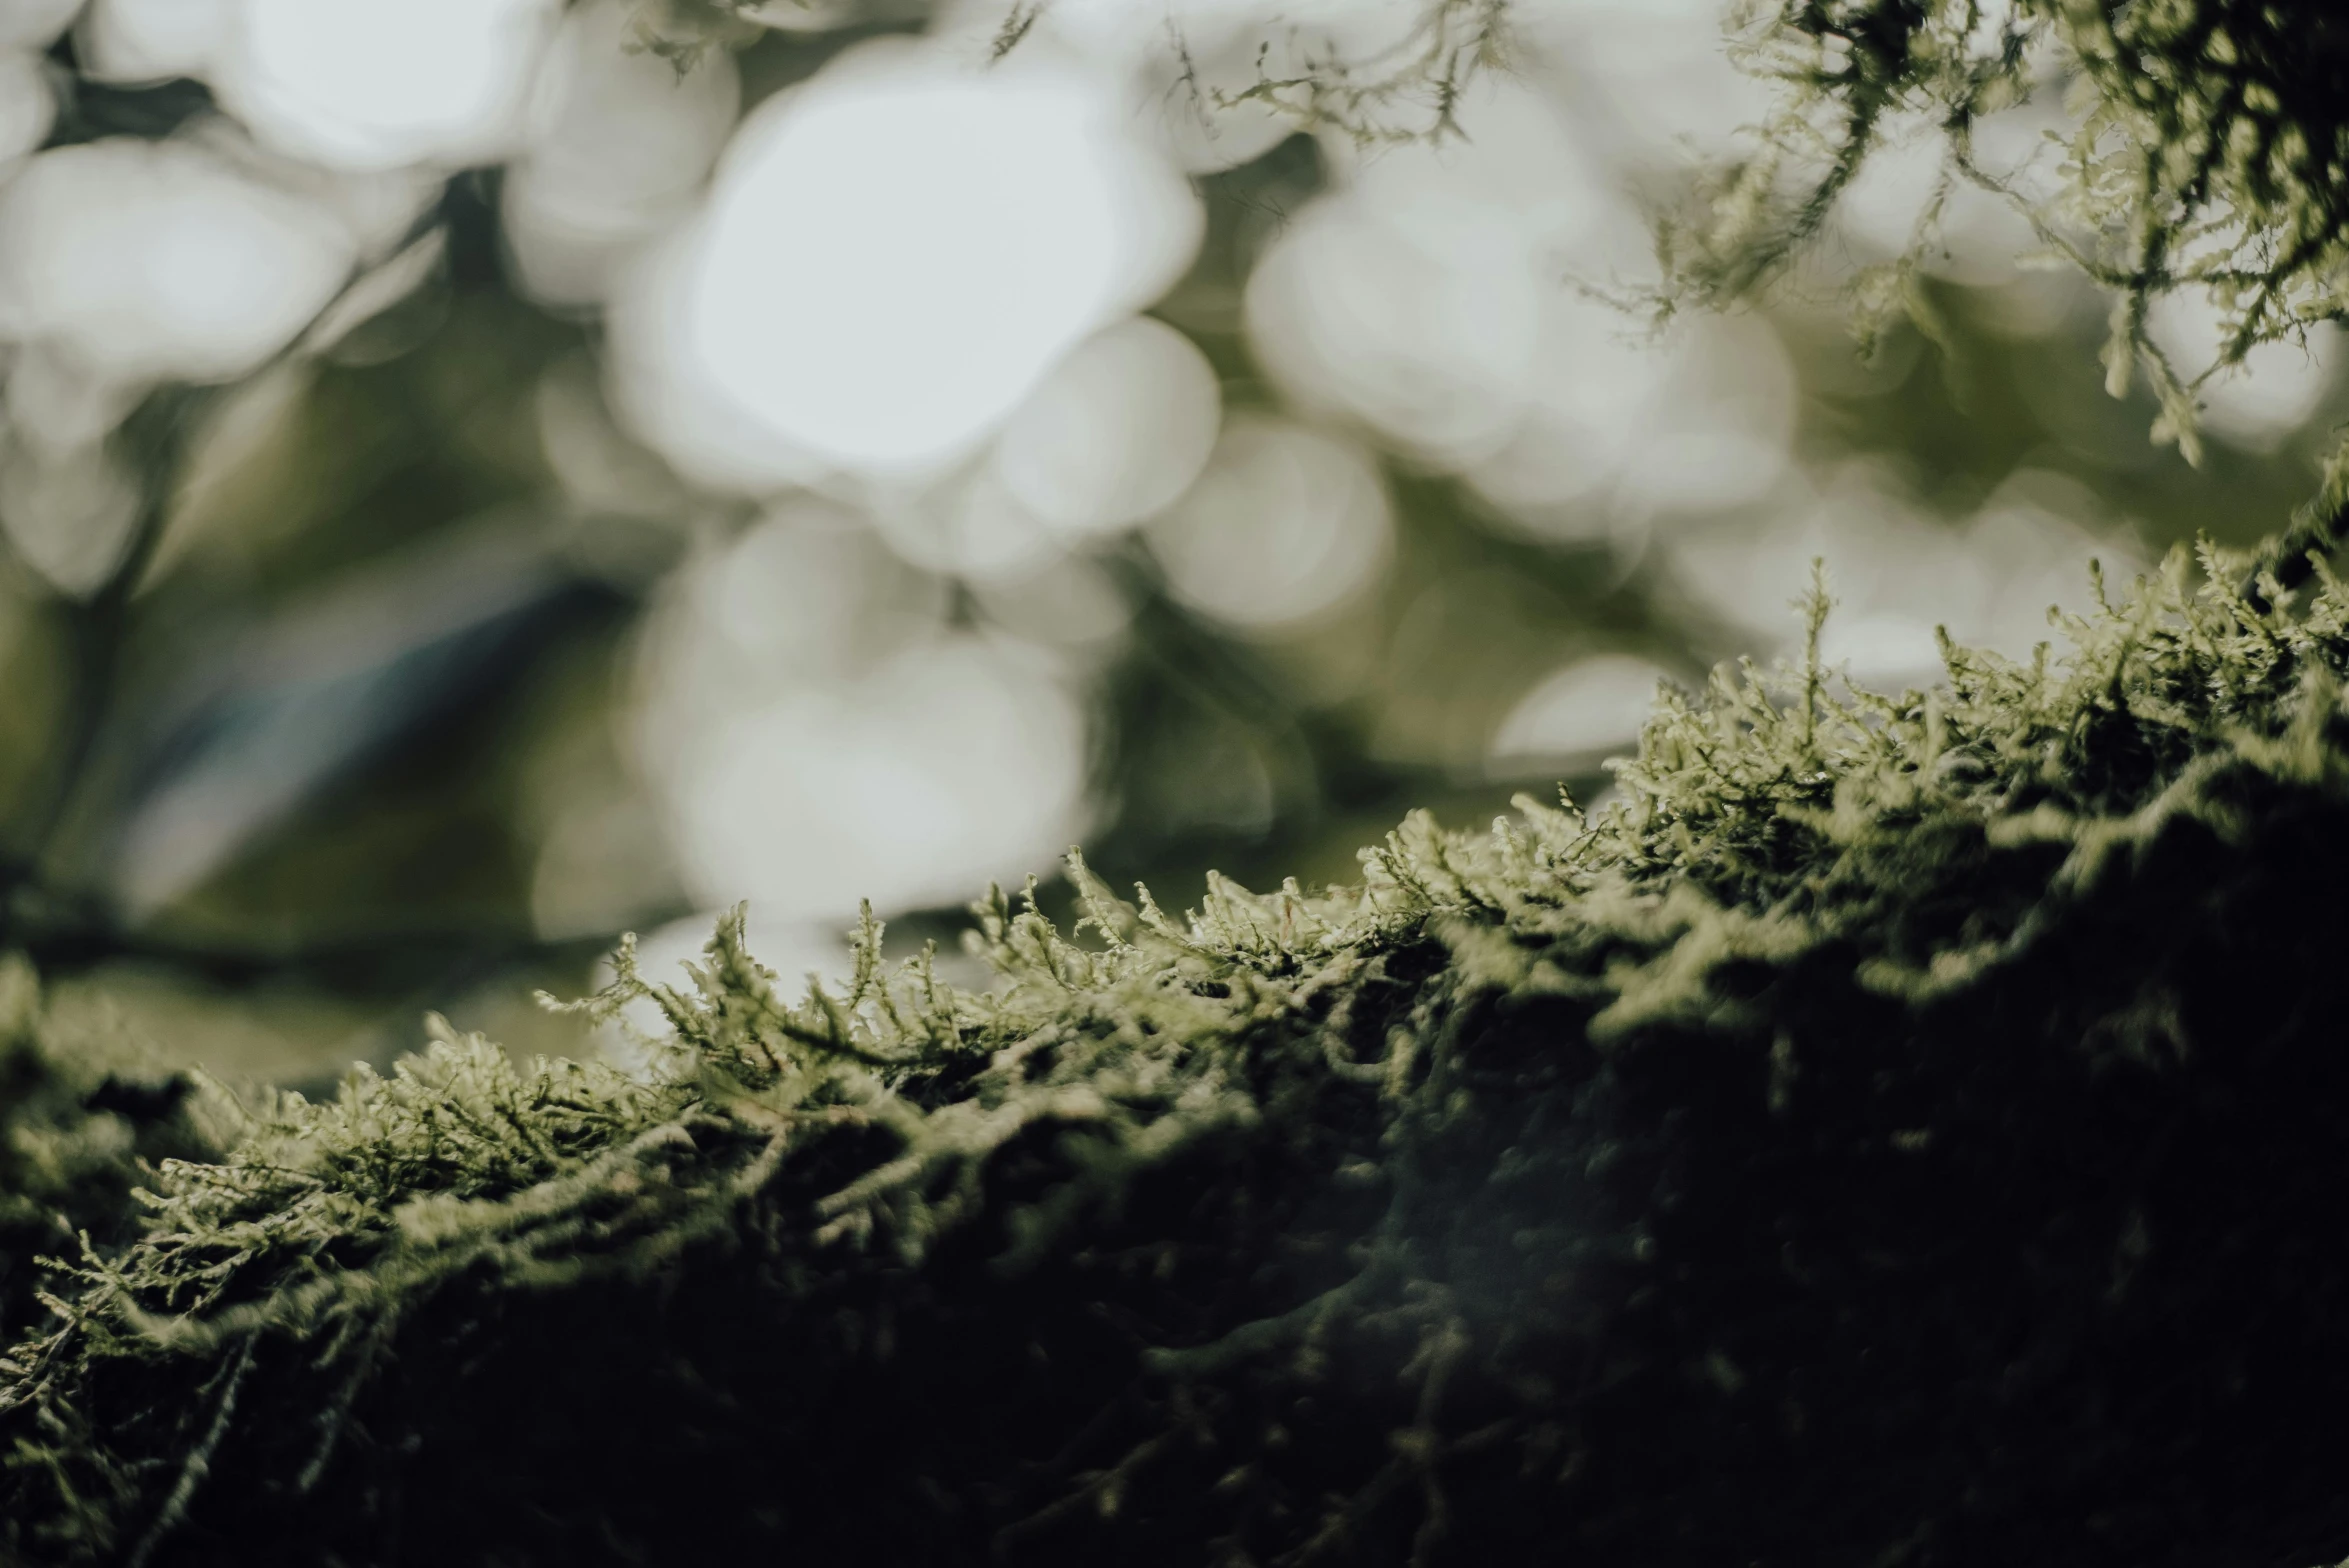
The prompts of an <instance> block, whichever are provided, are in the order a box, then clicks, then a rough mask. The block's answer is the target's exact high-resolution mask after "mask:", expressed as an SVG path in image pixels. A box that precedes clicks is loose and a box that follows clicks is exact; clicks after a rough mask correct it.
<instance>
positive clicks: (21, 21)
mask: <svg viewBox="0 0 2349 1568" xmlns="http://www.w3.org/2000/svg"><path fill="white" fill-rule="evenodd" d="M81 8H82V0H8V3H7V4H5V5H0V49H45V48H47V47H48V46H49V40H51V39H52V38H55V37H56V36H57V35H58V34H59V33H62V32H64V31H65V29H66V27H67V26H68V25H69V24H71V22H72V21H73V15H74V13H75V12H76V11H79V10H80V9H81Z"/></svg>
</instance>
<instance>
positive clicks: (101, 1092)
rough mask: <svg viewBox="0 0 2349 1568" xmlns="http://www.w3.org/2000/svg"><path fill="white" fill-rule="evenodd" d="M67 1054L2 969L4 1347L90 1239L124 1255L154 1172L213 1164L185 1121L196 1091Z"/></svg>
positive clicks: (36, 1002) (119, 1060)
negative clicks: (189, 1163) (204, 1160)
mask: <svg viewBox="0 0 2349 1568" xmlns="http://www.w3.org/2000/svg"><path fill="white" fill-rule="evenodd" d="M74 1044H75V1046H76V1047H77V1048H74V1049H64V1050H61V1049H59V1048H58V1047H57V1046H56V1044H55V1043H54V1042H52V1041H51V1040H50V1038H49V1028H48V1024H47V1020H46V1019H45V1018H44V1016H43V1011H42V1007H41V997H40V985H39V982H38V981H37V980H36V979H35V978H34V975H33V972H32V970H31V968H30V967H29V966H27V965H26V964H25V963H24V962H23V961H22V960H21V959H13V958H12V959H7V960H0V1337H4V1338H5V1339H6V1340H7V1341H9V1342H13V1341H14V1340H15V1339H16V1338H17V1337H18V1336H20V1335H21V1334H23V1333H25V1332H27V1331H29V1330H30V1329H31V1328H33V1327H34V1326H35V1325H36V1324H37V1323H38V1322H39V1321H40V1320H41V1318H42V1317H43V1316H44V1315H45V1313H44V1311H43V1309H42V1307H41V1305H40V1303H39V1300H38V1297H39V1294H40V1292H41V1290H42V1289H43V1287H44V1286H48V1285H55V1284H56V1283H57V1280H56V1278H55V1269H54V1266H53V1264H52V1263H45V1262H44V1260H54V1259H56V1258H59V1257H72V1256H74V1255H75V1254H76V1253H77V1252H79V1250H80V1249H81V1247H82V1244H83V1238H84V1237H87V1238H90V1242H91V1245H94V1246H119V1245H120V1244H122V1243H124V1242H127V1241H128V1240H129V1239H130V1238H131V1236H132V1235H133V1234H134V1233H135V1232H136V1230H137V1220H138V1218H139V1216H140V1214H141V1212H142V1211H141V1209H140V1207H139V1205H138V1204H137V1203H136V1202H135V1201H134V1199H133V1196H132V1194H133V1193H134V1191H135V1190H136V1188H137V1186H138V1184H139V1182H140V1181H141V1179H142V1178H145V1177H151V1176H152V1174H153V1162H154V1161H156V1160H158V1159H161V1158H164V1157H166V1156H190V1155H195V1154H198V1153H202V1152H207V1148H208V1146H207V1144H206V1142H205V1140H204V1138H203V1136H202V1134H201V1133H200V1132H199V1131H198V1130H197V1128H196V1125H195V1123H194V1121H193V1119H192V1118H191V1117H190V1116H189V1115H188V1114H187V1107H186V1104H185V1102H186V1099H187V1095H188V1091H189V1089H190V1087H191V1086H190V1084H189V1083H188V1082H187V1081H186V1080H184V1079H182V1078H179V1077H177V1076H175V1075H172V1074H169V1073H165V1072H159V1071H157V1070H155V1069H154V1068H152V1067H151V1066H149V1065H146V1064H142V1063H138V1062H136V1061H135V1060H133V1059H132V1053H128V1052H123V1051H120V1050H112V1051H109V1050H107V1049H104V1048H103V1047H102V1046H98V1045H95V1044H94V1043H93V1042H87V1041H80V1042H75V1043H74Z"/></svg>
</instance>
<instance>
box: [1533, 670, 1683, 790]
mask: <svg viewBox="0 0 2349 1568" xmlns="http://www.w3.org/2000/svg"><path fill="white" fill-rule="evenodd" d="M1664 678H1665V672H1664V671H1663V670H1662V669H1661V668H1660V667H1658V666H1656V665H1654V664H1651V663H1649V662H1648V661H1647V660H1645V659H1635V658H1632V657H1631V656H1629V655H1628V654H1620V653H1605V654H1599V655H1597V656H1596V657H1594V658H1588V659H1580V660H1577V661H1576V662H1574V663H1572V664H1569V665H1567V666H1566V667H1565V668H1563V669H1560V670H1558V671H1556V672H1554V673H1553V674H1551V675H1550V676H1549V677H1548V678H1547V679H1546V680H1544V681H1543V682H1542V683H1541V684H1540V685H1538V686H1536V687H1535V688H1534V689H1533V690H1532V691H1530V692H1527V693H1526V694H1525V696H1524V698H1523V699H1522V700H1520V701H1519V702H1518V704H1517V706H1516V707H1515V708H1513V709H1511V710H1510V712H1509V716H1508V717H1507V718H1506V719H1504V720H1502V721H1501V727H1500V729H1499V731H1498V732H1496V733H1495V734H1494V736H1493V744H1492V762H1493V765H1494V767H1495V768H1496V770H1498V771H1501V772H1508V773H1522V772H1524V771H1526V769H1527V767H1528V765H1535V766H1538V765H1541V764H1549V765H1551V766H1561V765H1563V766H1569V767H1571V766H1577V765H1580V766H1587V765H1589V764H1590V763H1592V762H1594V761H1596V760H1597V759H1599V758H1600V757H1603V756H1606V755H1608V754H1610V753H1613V752H1619V751H1623V750H1626V749H1628V748H1629V747H1630V746H1631V745H1632V744H1633V743H1634V742H1636V741H1637V740H1638V739H1639V733H1640V729H1641V727H1642V726H1643V725H1645V724H1646V723H1647V718H1648V714H1649V713H1650V712H1651V711H1652V710H1653V709H1654V707H1655V703H1656V683H1657V682H1658V681H1660V680H1663V679H1664Z"/></svg>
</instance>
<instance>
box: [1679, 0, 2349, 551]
mask: <svg viewBox="0 0 2349 1568" xmlns="http://www.w3.org/2000/svg"><path fill="white" fill-rule="evenodd" d="M1734 14H1735V16H1736V19H1737V22H1736V28H1735V36H1736V38H1737V40H1738V43H1739V45H1740V50H1741V55H1742V58H1743V59H1744V61H1745V63H1746V64H1747V65H1748V66H1749V67H1750V68H1751V69H1753V70H1755V71H1756V72H1758V73H1760V74H1763V75H1765V76H1768V77H1771V78H1774V79H1775V80H1776V81H1777V82H1779V83H1780V84H1781V86H1782V88H1783V89H1784V90H1783V92H1782V93H1781V96H1780V102H1779V105H1778V108H1777V111H1776V113H1775V114H1774V115H1773V116H1772V117H1771V119H1770V120H1769V121H1768V122H1767V123H1766V124H1765V125H1764V126H1762V127H1761V128H1760V134H1759V136H1758V137H1757V138H1756V139H1755V141H1754V144H1753V147H1752V149H1751V154H1750V156H1749V157H1748V158H1747V159H1746V160H1745V161H1743V162H1742V163H1741V164H1739V165H1738V166H1737V167H1736V168H1735V169H1733V170H1731V171H1728V173H1727V175H1726V176H1725V178H1724V179H1723V181H1722V182H1721V183H1720V184H1719V185H1718V186H1717V187H1716V188H1715V189H1714V190H1713V191H1712V192H1711V193H1710V196H1711V199H1710V200H1709V202H1708V203H1707V205H1706V207H1705V210H1704V212H1703V214H1702V216H1701V217H1700V218H1698V219H1696V220H1695V221H1693V222H1691V223H1689V224H1686V225H1682V226H1680V227H1678V228H1676V229H1674V230H1673V231H1672V232H1671V233H1670V234H1669V235H1668V236H1667V245H1666V249H1667V253H1668V256H1669V259H1670V260H1671V262H1672V265H1673V268H1674V274H1675V276H1674V290H1675V292H1676V293H1679V294H1685V295H1690V296H1694V297H1697V298H1700V299H1705V300H1709V301H1713V302H1721V301H1724V300H1734V299H1742V298H1744V297H1746V296H1747V295H1750V294H1751V293H1752V292H1754V291H1755V290H1756V289H1757V288H1759V287H1760V286H1762V285H1763V284H1765V283H1767V282H1769V281H1770V280H1771V279H1773V278H1774V277H1776V276H1777V275H1779V274H1780V273H1782V272H1783V271H1784V270H1785V268H1786V267H1787V265H1788V264H1789V263H1790V262H1791V261H1792V260H1793V259H1794V258H1796V257H1797V256H1798V255H1799V254H1801V253H1802V251H1803V249H1804V248H1805V246H1806V244H1807V243H1808V242H1809V241H1810V240H1811V239H1813V238H1814V237H1815V236H1816V235H1817V234H1818V233H1819V232H1820V231H1821V229H1822V228H1823V226H1824V225H1825V224H1826V223H1827V221H1828V219H1829V217H1830V215H1831V214H1832V212H1833V210H1834V208H1835V204H1836V202H1837V201H1838V199H1839V198H1840V197H1841V196H1842V195H1843V193H1844V191H1845V190H1846V189H1847V188H1848V187H1849V186H1850V184H1851V182H1852V180H1853V179H1854V178H1856V177H1857V176H1858V174H1859V172H1860V170H1861V169H1863V168H1864V167H1865V166H1866V165H1867V163H1868V160H1869V159H1870V158H1871V157H1872V156H1873V155H1874V154H1875V153H1876V152H1877V151H1878V150H1879V149H1880V148H1881V147H1882V146H1883V145H1884V144H1885V142H1886V141H1887V140H1890V139H1899V138H1903V137H1909V136H1914V135H1915V134H1917V133H1919V132H1925V133H1928V134H1937V135H1939V136H1940V137H1941V138H1942V139H1943V144H1944V147H1945V150H1946V157H1945V159H1944V162H1943V172H1942V179H1941V184H1940V187H1939V188H1938V189H1937V190H1936V191H1935V192H1934V193H1933V194H1932V196H1931V199H1930V200H1928V201H1927V202H1926V203H1925V204H1924V208H1923V211H1922V213H1921V215H1920V218H1919V222H1918V227H1917V232H1916V234H1915V236H1914V238H1913V240H1912V243H1911V246H1910V249H1909V252H1908V254H1907V255H1905V256H1903V257H1901V258H1899V259H1897V260H1895V261H1893V262H1891V263H1889V264H1887V265H1884V266H1881V267H1877V268H1874V269H1871V270H1870V271H1868V272H1866V273H1865V274H1863V275H1862V277H1861V278H1860V280H1859V290H1858V292H1859V295H1860V302H1861V304H1862V306H1863V307H1864V308H1863V312H1862V317H1861V319H1862V321H1863V323H1871V322H1874V321H1877V320H1879V319H1881V317H1882V316H1883V315H1884V314H1885V313H1886V312H1888V311H1897V310H1899V309H1900V308H1901V307H1902V306H1903V305H1904V304H1910V303H1913V302H1914V301H1915V299H1916V296H1915V294H1914V291H1913V290H1911V289H1910V288H1909V287H1908V284H1909V278H1910V275H1911V273H1912V271H1913V269H1914V267H1915V266H1916V264H1917V262H1918V261H1919V259H1920V258H1921V257H1923V256H1926V255H1929V254H1931V253H1932V251H1933V250H1934V249H1935V248H1936V247H1937V246H1938V244H1939V240H1940V235H1939V232H1938V230H1939V223H1940V214H1941V210H1942V207H1943V204H1944V202H1945V201H1946V200H1947V198H1948V196H1949V194H1950V192H1951V191H1952V190H1953V189H1955V188H1957V187H1959V186H1973V187H1977V188H1980V189H1984V190H1988V191H1991V192H1994V193H1996V194H1997V195H1999V196H2001V197H2003V198H2006V199H2008V200H2009V201H2011V202H2012V203H2013V204H2014V206H2015V207H2016V208H2017V210H2019V211H2020V212H2021V213H2022V214H2023V215H2024V216H2025V217H2027V218H2028V219H2029V220H2030V222H2031V224H2032V226H2033V228H2034V229H2035V230H2036V231H2037V234H2038V237H2039V240H2040V242H2041V244H2042V245H2043V247H2044V248H2045V250H2046V251H2047V252H2048V253H2049V254H2050V255H2052V256H2054V257H2055V258H2057V259H2059V260H2065V261H2069V262H2071V263H2073V264H2075V265H2077V266H2078V267H2079V268H2080V269H2082V270H2083V271H2084V272H2086V273H2087V275H2088V276H2090V277H2091V278H2093V279H2095V280H2096V281H2097V282H2098V283H2100V284H2101V285H2103V286H2104V287H2105V288H2106V289H2108V290H2109V291H2111V293H2112V295H2113V299H2114V309H2113V319H2112V335H2111V340H2110V343H2109V346H2108V347H2107V350H2106V355H2105V364H2106V369H2107V372H2108V379H2109V383H2110V385H2111V387H2112V389H2113V391H2114V392H2115V393H2116V395H2117V394H2118V393H2119V392H2121V391H2124V390H2125V389H2126V388H2127V387H2128V385H2129V383H2130V380H2131V378H2132V377H2133V376H2134V375H2136V374H2140V373H2141V374H2143V375H2144V376H2145V378H2146V380H2147V382H2148V384H2149V385H2150V386H2151V388H2152V390H2153V392H2154V393H2155V395H2156V396H2157V397H2158V398H2159V399H2160V402H2161V406H2162V418H2161V423H2160V425H2159V426H2158V427H2157V434H2158V435H2159V436H2160V437H2162V438H2163V439H2171V440H2176V441H2177V442H2179V443H2180V445H2181V446H2182V447H2183V448H2184V449H2185V451H2186V453H2187V455H2188V456H2189V457H2193V456H2195V455H2196V454H2197V452H2198V440H2197V436H2196V432H2195V410H2196V400H2197V397H2198V395H2199V393H2200V390H2201V388H2202V386H2203V385H2204V384H2205V383H2207V382H2208V381H2210V380H2211V379H2212V378H2214V377H2222V376H2225V375H2228V374H2231V373H2232V372H2233V371H2234V370H2235V369H2236V367H2238V366H2240V364H2241V363H2242V360H2243V356H2244V355H2245V354H2247V353H2248V352H2249V351H2250V350H2251V349H2253V348H2254V347H2257V346H2258V345H2260V344H2263V343H2273V342H2279V341H2294V342H2297V341H2302V340H2304V337H2305V334H2306V333H2307V331H2308V329H2309V328H2310V327H2312V326H2314V325H2316V324H2318V323H2320V322H2326V321H2338V320H2340V319H2342V316H2343V313H2344V308H2345V305H2349V301H2345V300H2344V296H2343V294H2342V288H2341V279H2342V277H2343V268H2344V265H2345V264H2349V12H2344V11H2343V10H2342V9H2341V8H2340V7H2339V6H2337V5H2335V4H2333V3H2331V0H2014V3H2012V4H2003V3H2001V4H1991V3H1988V0H1742V3H1741V4H1739V5H1738V6H1737V7H1736V8H1735V12H1734ZM2027 99H2036V100H2037V101H2038V102H2039V103H2040V104H2041V105H2042V106H2050V107H2052V106H2060V113H2058V114H2057V116H2056V119H2057V122H2058V124H2059V125H2060V127H2061V129H2060V130H2059V131H2057V132H2055V133H2053V134H2054V135H2055V139H2056V140H2057V142H2058V143H2059V144H2060V145H2059V146H2057V147H2056V148H2054V149H2049V148H2047V147H2045V146H2041V147H2040V148H2039V150H2038V151H2039V156H2038V159H2037V162H2038V172H2037V173H2036V174H2035V175H2033V176H2031V177H2026V178H2022V179H2017V178H2016V177H2015V176H2016V170H2015V169H2014V168H2011V167H2006V166H2003V165H2001V164H2000V163H1998V162H1997V161H1993V160H1985V159H1983V158H1982V157H1980V156H1979V155H1978V153H1977V149H1976V132H1977V131H1978V130H1979V129H1980V128H1981V126H1982V125H1983V124H1984V122H1986V121H1988V120H1991V119H1992V118H1993V117H1995V116H1997V115H1999V114H2000V113H2002V112H2006V111H2011V110H2013V109H2014V108H2015V107H2016V106H2017V105H2019V104H2021V103H2023V102H2024V101H2025V100H2027ZM2173 293H2187V294H2200V295H2203V296H2206V297H2207V299H2208V300H2209V302H2210V303H2211V304H2212V305H2213V306H2214V307H2215V308H2216V310H2217V313H2218V315H2219V317H2220V320H2221V322H2222V323H2223V331H2222V335H2221V338H2220V341H2219V342H2218V344H2217V345H2216V349H2215V352H2214V354H2213V356H2212V358H2211V360H2210V361H2209V362H2208V363H2205V364H2188V365H2177V364H2174V363H2173V362H2172V360H2171V358H2170V357H2169V355H2168V354H2166V353H2165V352H2164V351H2163V349H2162V347H2161V345H2160V344H2159V343H2157V342H2156V341H2155V340H2154V338H2153V337H2152V336H2151V334H2150V333H2149V331H2148V328H2147V323H2148V320H2149V312H2150V311H2151V309H2152V307H2153V306H2154V304H2155V303H2156V302H2157V301H2158V300H2160V299H2161V298H2162V297H2163V296H2165V295H2168V294H2173ZM2335 510H2336V511H2337V510H2338V507H2337V506H2336V508H2335ZM2284 558H2285V559H2288V560H2291V561H2293V562H2294V563H2295V565H2296V564H2297V561H2298V552H2297V551H2287V552H2285V556H2284Z"/></svg>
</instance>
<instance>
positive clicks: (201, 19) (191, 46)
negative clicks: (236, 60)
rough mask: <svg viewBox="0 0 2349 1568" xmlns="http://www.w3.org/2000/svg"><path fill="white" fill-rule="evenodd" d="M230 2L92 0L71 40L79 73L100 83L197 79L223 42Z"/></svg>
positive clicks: (207, 66) (204, 0) (223, 0)
mask: <svg viewBox="0 0 2349 1568" xmlns="http://www.w3.org/2000/svg"><path fill="white" fill-rule="evenodd" d="M232 3H234V0H96V3H95V4H93V5H92V6H91V7H90V9H89V12H88V13H87V14H86V15H85V16H84V17H83V18H82V26H81V31H80V32H79V33H78V34H76V35H75V39H76V42H77V43H78V44H79V45H80V46H81V59H82V68H83V69H84V70H86V71H88V72H89V73H90V75H92V76H94V77H96V78H98V80H100V81H105V82H159V81H163V80H165V79H167V78H169V77H174V76H201V75H202V74H204V72H205V71H206V70H207V69H208V68H209V67H210V66H211V64H212V61H213V58H214V56H215V55H216V54H217V53H218V52H219V49H220V46H221V41H222V40H223V39H224V38H226V37H227V36H228V23H229V7H230V5H231V4H232Z"/></svg>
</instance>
